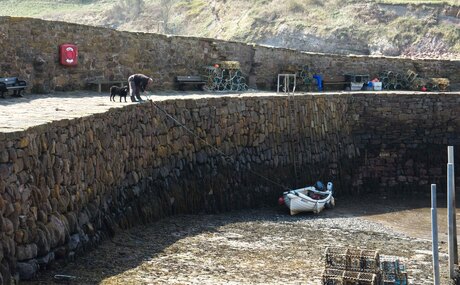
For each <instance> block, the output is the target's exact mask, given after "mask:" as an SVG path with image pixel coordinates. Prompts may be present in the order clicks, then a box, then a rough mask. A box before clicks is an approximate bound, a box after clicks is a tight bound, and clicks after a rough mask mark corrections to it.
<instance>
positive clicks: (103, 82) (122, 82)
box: [87, 79, 128, 93]
mask: <svg viewBox="0 0 460 285" xmlns="http://www.w3.org/2000/svg"><path fill="white" fill-rule="evenodd" d="M87 83H88V84H95V85H97V91H98V92H99V93H101V92H102V85H114V84H116V85H120V87H123V85H128V80H127V79H126V80H91V81H87Z"/></svg>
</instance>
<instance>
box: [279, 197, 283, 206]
mask: <svg viewBox="0 0 460 285" xmlns="http://www.w3.org/2000/svg"><path fill="white" fill-rule="evenodd" d="M278 205H284V197H279V198H278Z"/></svg>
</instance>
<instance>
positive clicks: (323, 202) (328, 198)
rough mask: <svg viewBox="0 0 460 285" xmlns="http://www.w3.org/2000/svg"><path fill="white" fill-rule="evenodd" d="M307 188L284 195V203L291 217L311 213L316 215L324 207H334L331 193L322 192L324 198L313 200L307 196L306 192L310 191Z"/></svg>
mask: <svg viewBox="0 0 460 285" xmlns="http://www.w3.org/2000/svg"><path fill="white" fill-rule="evenodd" d="M308 188H309V187H307V188H303V189H299V190H292V191H289V192H285V193H284V203H285V204H286V206H287V207H288V208H289V210H290V212H291V215H296V214H298V213H302V212H313V213H315V214H317V213H320V212H321V211H322V210H324V208H326V207H331V208H332V207H334V205H335V200H334V197H333V196H332V192H323V194H324V195H325V197H323V198H321V199H313V198H311V197H310V196H308V195H307V193H308V191H309V190H310V191H311V189H308ZM316 192H318V191H316Z"/></svg>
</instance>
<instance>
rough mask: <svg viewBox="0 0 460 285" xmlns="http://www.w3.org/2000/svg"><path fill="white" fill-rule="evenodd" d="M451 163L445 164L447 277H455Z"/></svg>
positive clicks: (452, 168)
mask: <svg viewBox="0 0 460 285" xmlns="http://www.w3.org/2000/svg"><path fill="white" fill-rule="evenodd" d="M453 170H454V167H453V164H452V163H448V164H447V227H448V229H449V240H448V245H449V278H450V279H454V278H455V270H454V267H455V257H454V256H455V252H454V248H455V246H454V236H455V235H456V233H455V232H454V220H455V218H454V207H455V200H454V189H452V183H451V180H452V177H453Z"/></svg>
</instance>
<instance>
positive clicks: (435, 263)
mask: <svg viewBox="0 0 460 285" xmlns="http://www.w3.org/2000/svg"><path fill="white" fill-rule="evenodd" d="M437 215H438V214H437V203H436V184H431V237H432V248H433V281H434V282H433V285H439V251H438V216H437Z"/></svg>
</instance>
